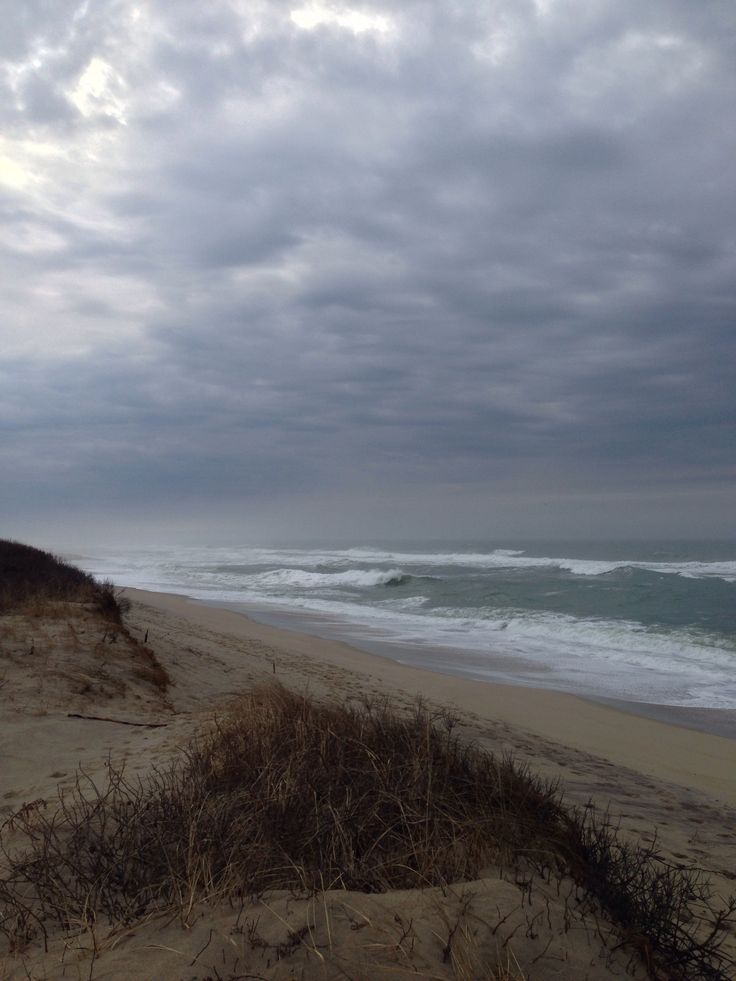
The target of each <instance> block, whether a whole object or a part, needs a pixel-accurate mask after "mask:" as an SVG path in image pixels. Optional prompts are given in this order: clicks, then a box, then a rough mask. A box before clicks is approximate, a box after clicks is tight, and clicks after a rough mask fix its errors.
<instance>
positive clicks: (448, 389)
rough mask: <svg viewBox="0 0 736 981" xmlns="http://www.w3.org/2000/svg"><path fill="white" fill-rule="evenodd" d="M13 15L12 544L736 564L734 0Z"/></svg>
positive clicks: (5, 476) (3, 193)
mask: <svg viewBox="0 0 736 981" xmlns="http://www.w3.org/2000/svg"><path fill="white" fill-rule="evenodd" d="M3 6H4V8H5V9H4V10H3V12H2V17H3V25H4V26H3V31H2V35H1V36H0V57H1V58H2V67H1V69H0V90H1V94H0V134H2V135H0V207H1V208H2V226H1V231H0V249H1V252H2V254H1V257H0V269H2V273H1V274H0V275H1V276H2V293H1V294H0V426H1V427H2V442H1V443H0V468H1V472H2V481H1V484H0V495H2V512H3V514H4V515H5V518H6V521H5V527H4V528H3V531H4V533H6V534H15V533H16V529H19V531H18V534H19V536H20V533H21V532H22V531H24V530H28V529H30V530H31V531H33V529H34V528H41V527H44V528H53V527H57V526H58V525H65V526H66V527H69V528H72V527H78V528H82V527H84V522H85V520H90V521H91V520H92V518H93V516H95V515H96V516H97V518H98V519H99V518H100V516H104V515H105V514H106V513H109V514H114V515H115V517H116V520H117V521H118V522H119V523H120V526H121V527H122V526H130V527H132V526H133V525H134V521H135V518H136V515H138V516H141V515H144V514H145V515H148V516H149V517H154V516H156V515H159V516H169V517H170V516H171V515H173V514H177V515H179V517H180V519H181V521H182V522H185V523H186V522H190V523H191V524H196V523H197V521H200V519H201V516H202V515H203V514H208V515H213V514H215V515H219V516H220V517H221V518H222V521H223V527H227V522H228V521H229V522H232V521H233V520H234V518H235V517H236V516H238V518H239V519H240V520H241V521H243V522H245V524H243V525H242V527H244V528H247V529H248V530H249V532H250V531H252V532H253V534H256V533H257V531H258V529H259V527H261V528H264V529H266V531H267V532H269V533H274V531H277V530H278V528H279V527H283V528H284V529H286V530H288V531H290V532H291V533H294V532H296V531H297V530H298V529H299V528H300V527H301V524H300V520H302V519H300V518H299V514H300V508H302V509H303V512H302V513H303V514H307V513H308V514H310V515H311V517H310V521H311V522H312V524H311V526H310V528H305V529H304V530H305V533H307V534H308V533H309V531H310V530H316V531H319V532H322V531H334V532H336V533H348V532H350V531H352V530H354V531H356V532H357V533H358V534H360V533H361V532H362V531H363V530H364V529H365V531H366V532H370V533H372V534H374V535H375V534H380V532H381V530H382V529H385V530H387V531H388V532H389V533H398V532H399V531H405V532H407V533H418V534H428V533H432V532H434V533H435V534H438V535H441V534H442V533H443V532H445V531H447V532H449V533H465V534H470V533H476V534H477V533H486V534H488V535H494V534H503V533H504V532H505V531H512V532H513V533H515V534H518V533H519V531H520V530H522V529H523V528H524V527H526V526H528V527H529V529H530V530H531V532H532V533H533V534H541V533H544V532H545V531H548V532H549V533H551V534H554V533H555V532H556V531H557V530H561V531H563V532H564V533H569V532H570V531H571V530H575V520H576V517H575V516H576V515H580V514H583V515H586V516H587V517H586V518H585V520H586V521H587V522H588V524H587V525H586V527H585V528H584V531H585V532H587V533H589V532H591V531H594V530H596V528H598V529H600V531H602V532H603V533H605V532H606V531H608V530H612V529H614V530H617V531H621V530H629V531H631V532H633V533H637V534H638V533H645V532H646V530H647V527H648V524H647V522H653V524H651V527H652V528H653V529H655V530H656V531H657V532H661V533H667V534H673V533H676V532H677V531H678V529H679V530H682V531H684V532H686V533H687V532H690V531H691V530H694V531H696V532H703V533H709V534H728V533H729V532H730V533H733V525H732V524H731V525H730V526H729V522H731V521H732V517H731V511H732V508H731V506H730V505H732V503H733V501H732V499H731V500H729V498H730V495H731V487H732V484H733V479H734V455H733V448H734V431H733V405H734V390H735V389H736V386H734V383H733V366H734V364H735V363H736V351H734V347H735V343H734V325H735V323H736V316H735V314H736V306H735V304H734V286H735V284H736V275H735V273H736V270H735V268H734V265H735V263H734V259H735V258H736V237H735V234H734V228H736V196H735V195H734V183H735V182H734V173H736V169H735V168H734V160H736V152H735V151H736V117H735V116H734V112H733V107H734V105H735V104H736V84H735V79H736V11H735V9H734V7H733V4H732V3H731V2H730V0H721V2H719V0H712V2H711V0H704V2H701V3H692V2H691V0H679V2H678V0H667V2H664V0H662V2H658V0H652V2H649V3H647V4H641V3H640V2H637V0H615V2H614V0H597V2H583V0H534V2H532V0H529V2H523V0H497V2H483V3H481V2H467V3H454V2H451V0H437V2H429V3H427V2H413V0H401V2H400V3H399V2H396V3H388V2H386V3H379V2H376V3H360V2H354V3H350V4H349V5H343V4H341V3H302V0H295V2H294V4H293V5H292V4H289V3H287V2H275V0H274V2H268V0H262V2H254V0H229V2H221V3H217V4H202V3H199V2H197V3H195V2H187V0H177V2H173V0H172V2H168V3H167V2H163V0H158V2H150V3H148V2H147V3H144V2H142V0H139V2H133V0H97V2H94V3H92V2H88V0H85V2H81V3H79V2H78V3H65V2H64V3H62V2H61V0H57V2H52V3H47V2H40V0H39V2H35V0H25V2H24V3H23V4H18V3H6V4H4V5H3ZM320 501H321V502H322V504H320V503H319V502H320ZM310 502H311V503H310ZM310 508H311V511H310ZM371 508H372V509H373V510H372V511H371ZM545 508H546V509H547V510H546V511H545V510H544V509H545ZM459 511H463V512H464V513H465V515H466V516H467V522H468V523H467V524H465V525H464V524H463V521H462V519H461V518H458V512H459ZM368 512H370V513H371V514H372V515H373V519H372V520H373V524H371V520H368V519H366V520H365V521H364V517H365V515H366V514H367V513H368ZM247 515H251V516H253V521H254V524H253V526H252V528H251V526H250V525H248V524H247V521H246V520H245V516H247ZM361 515H362V516H363V517H361ZM75 516H76V517H75ZM389 516H390V520H389ZM629 518H631V522H632V523H631V524H627V521H628V520H629ZM209 520H210V519H208V521H209ZM546 520H548V521H549V522H551V524H550V525H549V526H545V524H544V522H545V521H546ZM74 521H77V525H76V526H75V525H74V524H73V522H74ZM69 522H72V524H68V523H69ZM259 522H261V524H259ZM269 522H270V523H269ZM281 522H283V524H282V525H281V524H280V523H281ZM315 522H316V523H315ZM591 522H592V524H591ZM688 522H690V525H689V526H688V525H687V523H688ZM200 523H201V521H200ZM211 523H212V522H211V521H210V524H211ZM594 525H595V527H594ZM63 530H64V529H63V528H61V530H60V531H59V534H58V536H57V537H59V536H61V535H62V534H63Z"/></svg>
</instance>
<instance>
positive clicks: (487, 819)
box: [0, 686, 736, 981]
mask: <svg viewBox="0 0 736 981" xmlns="http://www.w3.org/2000/svg"><path fill="white" fill-rule="evenodd" d="M108 776H109V780H108V782H107V784H106V786H105V787H104V788H100V787H98V786H97V785H96V784H94V783H93V782H92V781H91V780H90V779H89V778H88V777H86V776H85V775H84V774H80V776H79V777H78V780H77V787H76V791H75V792H74V793H73V794H71V795H68V796H67V797H65V798H63V799H62V800H61V801H60V804H59V808H58V810H56V811H54V812H50V811H47V810H46V809H45V808H43V807H41V806H38V807H34V806H29V807H27V808H26V809H24V810H23V811H21V812H20V813H19V814H17V815H15V816H14V817H13V818H12V821H11V826H10V827H9V829H8V830H12V831H14V832H16V833H21V834H22V835H23V836H25V839H26V842H27V847H26V849H25V851H24V853H23V854H19V853H17V852H15V851H14V853H13V855H10V854H8V851H7V850H6V852H5V864H6V867H7V873H6V875H5V878H4V879H3V880H1V881H0V933H4V934H5V935H6V937H7V938H8V940H9V941H10V944H11V946H13V947H15V948H16V949H17V948H18V947H21V946H22V945H23V944H24V943H27V942H28V941H29V939H30V938H31V937H32V936H34V935H37V934H38V932H39V931H41V932H42V933H44V934H45V931H46V930H47V929H48V925H50V924H53V923H55V924H57V925H59V926H61V927H62V928H64V929H69V928H70V926H71V925H72V924H79V923H87V924H92V923H94V922H95V920H96V919H97V918H99V917H106V918H108V920H110V921H112V922H113V923H114V924H128V923H131V922H133V921H135V920H136V919H138V918H139V917H142V916H143V915H145V914H147V913H150V912H152V911H154V910H156V909H164V908H168V909H171V908H172V907H175V908H177V909H178V910H179V912H180V915H181V916H182V918H183V919H184V920H185V921H186V918H187V916H188V915H189V913H190V911H191V910H192V909H193V907H194V904H195V903H196V902H198V901H199V900H202V899H214V898H217V897H231V898H232V897H241V898H243V897H246V896H248V895H257V894H261V893H263V892H264V891H266V890H269V889H274V888H291V889H295V890H298V891H300V892H301V891H304V890H307V891H310V892H318V891H321V890H323V889H325V888H345V889H352V890H364V891H366V892H376V891H384V890H388V889H394V888H414V887H425V886H436V885H440V886H443V885H445V884H447V883H452V882H458V881H462V880H472V879H474V878H477V877H478V875H479V874H480V873H481V872H482V870H483V869H484V868H485V867H487V866H488V865H490V864H495V865H506V866H513V867H518V866H523V867H526V868H528V867H529V865H530V864H531V865H532V866H533V867H534V868H535V869H538V870H539V871H541V872H542V873H543V874H544V875H545V876H546V877H549V876H550V875H558V876H560V877H562V876H563V875H565V874H572V875H573V876H574V878H575V879H576V881H577V882H578V883H579V884H580V885H581V886H582V887H583V889H584V890H585V892H586V893H587V894H588V896H589V897H590V902H591V904H595V906H596V908H598V909H600V908H601V907H602V908H603V910H605V911H606V912H607V914H608V916H609V917H610V918H611V919H612V920H613V921H614V922H615V923H616V924H617V925H618V927H619V928H620V930H621V934H622V938H623V942H626V943H628V944H629V945H630V946H632V947H633V948H635V949H636V950H637V951H639V953H641V955H642V957H643V958H644V961H645V963H647V965H648V967H649V969H650V972H651V973H652V976H653V977H656V976H662V977H664V976H666V977H669V978H673V979H674V978H681V979H684V978H688V979H692V978H695V977H698V978H700V977H702V978H710V979H714V981H719V979H725V978H727V977H728V976H729V973H728V972H729V967H728V964H727V962H726V960H725V958H724V956H723V955H722V953H721V945H722V942H723V938H724V935H725V934H726V932H727V930H728V928H729V924H730V923H731V922H732V920H733V914H734V910H735V909H736V901H735V900H732V901H731V902H730V905H727V907H726V909H724V910H720V911H714V910H713V908H712V906H711V903H710V896H709V893H708V890H707V887H705V886H703V884H702V883H700V882H699V881H698V880H697V876H695V874H694V873H692V872H690V871H688V870H682V869H674V868H671V867H669V866H666V865H665V864H664V863H663V862H661V860H660V859H659V858H658V856H657V855H656V853H655V852H654V850H653V849H652V848H641V847H639V846H635V845H629V844H624V843H622V842H621V841H619V839H618V837H617V835H616V832H615V831H614V830H613V829H612V828H611V826H610V824H609V823H608V822H607V821H606V820H605V819H604V820H603V821H602V822H599V823H596V820H595V818H591V817H589V816H587V815H588V814H589V811H587V810H586V811H585V812H580V813H579V812H571V811H569V810H568V809H566V808H565V807H564V806H563V804H562V803H561V800H560V798H559V795H558V793H557V790H556V788H555V787H554V786H552V785H550V784H548V783H546V782H544V781H542V780H540V779H538V778H537V777H535V776H534V775H532V774H531V773H530V772H529V771H528V769H526V768H525V767H522V766H520V765H518V764H516V763H515V762H514V761H512V760H511V759H497V758H495V757H494V756H492V755H490V754H488V753H486V752H483V751H481V750H480V749H479V748H477V747H475V746H473V745H469V744H467V743H465V742H463V741H462V740H461V739H460V738H458V737H457V736H456V735H455V732H454V720H453V719H452V718H451V717H449V716H447V715H446V714H444V713H441V714H433V713H432V712H430V711H429V709H428V708H427V707H426V706H424V705H422V704H417V705H416V706H415V708H414V709H413V711H412V712H410V713H404V714H399V713H397V712H395V711H393V710H392V709H391V707H390V706H389V705H388V704H387V703H386V702H384V701H379V702H366V703H365V704H363V705H360V706H337V705H323V704H318V703H316V702H314V701H312V700H311V699H309V698H306V697H303V696H300V695H297V694H294V693H292V692H289V691H287V690H286V689H284V688H282V687H279V686H273V687H269V688H264V689H259V690H255V691H254V692H252V693H250V694H249V695H248V696H246V697H244V698H243V699H242V700H240V702H239V703H238V704H237V706H236V707H235V708H234V710H233V711H232V713H231V714H230V715H229V716H228V717H227V718H224V719H221V720H220V721H219V722H217V723H216V724H215V725H214V726H213V727H212V729H211V730H210V731H209V732H208V733H207V734H205V735H204V736H202V737H201V738H200V739H199V740H198V741H196V742H195V743H194V744H193V745H192V746H190V747H189V749H188V750H187V751H186V752H185V753H184V755H183V757H182V758H181V759H180V760H179V761H178V762H177V763H175V764H173V765H172V766H170V767H169V768H168V769H166V770H161V771H158V772H156V773H154V775H153V776H152V778H150V779H149V781H148V782H146V783H140V782H138V783H134V782H130V781H128V779H127V778H126V776H125V774H124V772H123V771H122V770H121V769H116V768H115V767H113V766H110V767H109V772H108ZM451 939H452V934H450V939H449V940H448V952H449V951H450V946H451Z"/></svg>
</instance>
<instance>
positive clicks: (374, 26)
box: [291, 3, 392, 34]
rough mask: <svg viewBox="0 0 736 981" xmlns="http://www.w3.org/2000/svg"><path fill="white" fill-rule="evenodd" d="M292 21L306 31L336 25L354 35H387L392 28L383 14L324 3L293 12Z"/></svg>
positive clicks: (313, 4) (310, 5)
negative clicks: (367, 32)
mask: <svg viewBox="0 0 736 981" xmlns="http://www.w3.org/2000/svg"><path fill="white" fill-rule="evenodd" d="M291 19H292V21H293V22H294V23H295V24H296V26H297V27H301V28H303V29H305V30H312V29H313V28H315V27H319V26H320V25H321V24H334V25H336V26H337V27H344V28H345V29H346V30H348V31H352V32H353V34H362V33H363V32H364V31H377V32H378V33H379V34H387V33H388V32H389V31H390V30H391V27H392V24H391V21H390V20H389V18H388V17H384V16H382V15H381V14H366V13H364V12H362V11H359V10H352V9H351V8H350V7H337V6H334V5H327V4H322V3H312V4H309V5H308V6H306V7H301V8H299V9H298V10H292V11H291Z"/></svg>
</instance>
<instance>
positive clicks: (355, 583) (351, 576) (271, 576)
mask: <svg viewBox="0 0 736 981" xmlns="http://www.w3.org/2000/svg"><path fill="white" fill-rule="evenodd" d="M241 578H242V580H243V582H244V583H246V584H247V586H249V587H250V588H253V589H266V590H267V589H271V588H273V587H283V586H288V587H295V588H299V589H315V588H324V587H328V588H330V587H339V586H352V587H369V586H390V585H396V584H397V583H400V582H403V581H404V580H405V579H406V578H407V574H406V573H405V572H402V570H401V569H348V570H346V571H345V572H309V571H306V570H304V569H274V570H272V571H270V572H260V573H255V574H253V575H245V576H242V577H241Z"/></svg>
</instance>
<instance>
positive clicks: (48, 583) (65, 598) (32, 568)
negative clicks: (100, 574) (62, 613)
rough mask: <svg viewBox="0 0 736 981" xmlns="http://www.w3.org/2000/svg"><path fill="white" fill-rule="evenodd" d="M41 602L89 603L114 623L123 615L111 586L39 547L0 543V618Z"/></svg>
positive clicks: (121, 604)
mask: <svg viewBox="0 0 736 981" xmlns="http://www.w3.org/2000/svg"><path fill="white" fill-rule="evenodd" d="M43 602H46V603H85V604H90V605H92V606H94V607H96V609H98V610H99V612H100V613H101V614H102V615H103V616H105V617H106V618H107V619H109V620H112V621H114V622H115V623H120V622H121V620H122V614H123V613H124V612H125V610H124V607H125V603H124V601H122V602H121V600H120V599H119V598H118V597H117V595H116V593H115V589H114V587H113V584H112V583H110V582H102V583H100V582H97V580H96V579H95V578H94V577H93V576H91V575H89V573H87V572H83V571H82V570H81V569H77V568H76V567H75V566H73V565H70V564H69V563H68V562H64V561H63V559H60V558H58V557H57V556H55V555H52V554H51V553H50V552H44V551H43V550H42V549H40V548H33V547H32V546H31V545H23V544H21V543H20V542H14V541H5V540H0V615H1V614H3V613H9V612H13V611H22V610H24V609H25V608H27V607H28V606H29V605H36V606H37V605H38V604H39V603H43Z"/></svg>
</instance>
